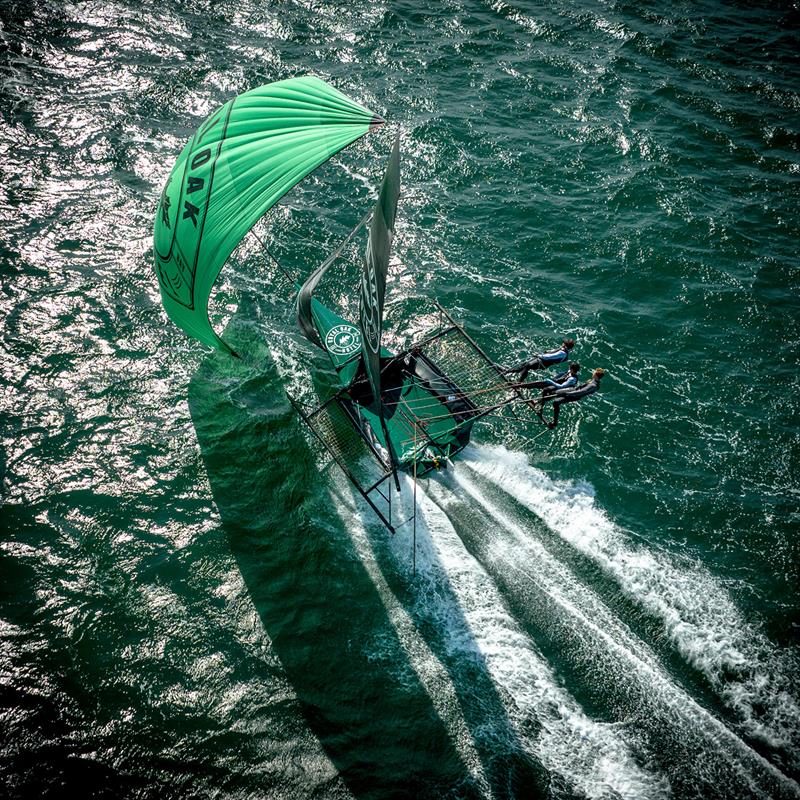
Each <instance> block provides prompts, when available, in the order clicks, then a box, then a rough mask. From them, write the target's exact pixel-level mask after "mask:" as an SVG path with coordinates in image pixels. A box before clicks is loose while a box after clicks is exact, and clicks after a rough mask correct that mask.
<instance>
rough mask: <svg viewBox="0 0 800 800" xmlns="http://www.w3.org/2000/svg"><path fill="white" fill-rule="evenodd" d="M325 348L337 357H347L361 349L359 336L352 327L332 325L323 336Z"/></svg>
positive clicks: (356, 329) (356, 330)
mask: <svg viewBox="0 0 800 800" xmlns="http://www.w3.org/2000/svg"><path fill="white" fill-rule="evenodd" d="M325 347H327V348H328V352H330V353H333V354H334V355H337V356H349V355H352V354H353V353H355V352H356V350H358V348H359V347H361V334H360V333H359V332H358V328H356V327H354V326H353V325H334V326H333V327H332V328H331V329H330V330H329V331H328V332H327V333H326V334H325Z"/></svg>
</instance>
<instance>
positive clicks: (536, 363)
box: [506, 345, 569, 381]
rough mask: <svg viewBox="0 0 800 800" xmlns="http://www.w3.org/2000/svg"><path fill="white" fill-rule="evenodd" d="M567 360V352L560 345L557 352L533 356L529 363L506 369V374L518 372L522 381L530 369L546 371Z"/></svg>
mask: <svg viewBox="0 0 800 800" xmlns="http://www.w3.org/2000/svg"><path fill="white" fill-rule="evenodd" d="M568 358H569V350H567V348H566V347H565V346H563V345H562V346H561V347H560V348H559V349H558V350H554V351H553V352H552V353H544V354H543V355H539V356H535V357H534V358H532V359H530V361H523V362H522V363H521V364H520V365H519V366H517V367H513V368H512V369H508V370H506V372H518V373H519V379H520V380H521V381H524V380H525V378H527V377H528V373H529V372H530V371H531V370H532V369H547V368H548V367H552V366H553V365H554V364H561V363H562V362H564V361H566V360H567V359H568Z"/></svg>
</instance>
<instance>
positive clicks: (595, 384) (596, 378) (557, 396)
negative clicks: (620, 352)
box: [537, 368, 606, 428]
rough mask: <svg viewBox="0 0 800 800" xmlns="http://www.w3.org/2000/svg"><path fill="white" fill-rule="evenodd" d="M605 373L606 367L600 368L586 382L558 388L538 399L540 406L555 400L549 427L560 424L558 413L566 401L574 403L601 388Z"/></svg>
mask: <svg viewBox="0 0 800 800" xmlns="http://www.w3.org/2000/svg"><path fill="white" fill-rule="evenodd" d="M605 374H606V373H605V370H604V369H600V368H598V369H596V370H595V371H594V372H593V373H592V379H591V380H589V381H586V383H582V384H581V385H580V386H577V387H576V388H574V389H558V390H556V391H555V392H553V393H552V394H549V395H547V396H542V397H541V398H540V399H539V400H538V401H537V402H538V404H539V408H541V407H542V406H543V405H544V404H545V403H547V402H549V401H550V400H552V401H553V421H552V422H548V423H547V427H548V428H555V426H556V425H558V413H559V411H560V410H561V406H563V405H564V403H574V402H576V401H577V400H583V398H584V397H588V396H589V395H591V394H594V393H595V392H596V391H597V390H598V389H599V388H600V379H601V378H602V377H603V375H605Z"/></svg>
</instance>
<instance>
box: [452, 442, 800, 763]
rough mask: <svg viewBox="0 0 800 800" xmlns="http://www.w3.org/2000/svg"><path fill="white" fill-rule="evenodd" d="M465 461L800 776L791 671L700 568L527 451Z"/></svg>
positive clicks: (490, 450) (490, 451) (478, 452)
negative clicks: (658, 628)
mask: <svg viewBox="0 0 800 800" xmlns="http://www.w3.org/2000/svg"><path fill="white" fill-rule="evenodd" d="M462 463H463V464H465V465H466V467H467V474H472V475H474V476H476V477H479V478H481V479H483V480H484V481H485V482H486V484H487V485H488V486H492V487H494V488H496V489H500V490H502V492H503V493H504V495H505V496H507V497H508V498H509V500H510V501H511V507H513V506H514V505H516V506H517V507H518V508H519V507H520V506H521V507H522V508H523V509H527V510H528V511H531V512H533V513H534V514H535V515H536V517H538V518H539V519H541V521H542V522H544V523H545V525H546V526H547V527H548V528H549V529H550V530H551V531H553V532H555V533H556V534H558V536H559V537H561V539H562V540H563V541H564V542H566V543H567V544H569V545H570V546H571V547H572V548H574V549H575V550H576V551H578V552H579V553H580V554H582V555H583V556H586V557H588V558H589V559H591V561H592V562H594V563H595V564H596V565H597V566H599V567H600V568H601V569H602V571H603V572H604V573H605V574H606V575H608V576H610V577H611V578H612V579H613V580H614V581H615V582H616V584H617V585H618V586H619V588H620V589H621V590H622V592H623V593H624V594H625V595H626V596H627V597H628V598H629V599H631V600H633V601H634V602H635V603H636V604H638V605H639V606H640V607H641V608H643V609H644V610H645V611H646V612H647V613H648V614H649V615H650V616H651V617H653V618H655V619H656V620H658V622H659V623H660V624H661V625H662V626H663V629H664V631H665V632H666V634H667V635H668V637H669V639H670V641H671V642H672V643H673V644H674V646H675V648H676V649H677V651H678V652H679V653H680V655H681V656H682V657H683V658H684V659H685V660H686V661H687V662H688V663H689V664H690V665H691V666H693V667H694V668H695V669H697V670H699V671H700V672H701V673H702V675H703V676H704V677H705V678H706V679H707V681H708V683H709V684H710V685H711V687H712V688H713V689H714V691H715V692H716V694H717V695H718V697H719V698H720V699H721V700H722V702H723V703H724V704H725V705H726V706H727V707H728V708H729V709H730V710H732V711H733V712H734V714H735V716H736V720H737V724H738V725H740V730H741V731H742V733H744V734H745V735H747V736H750V737H752V738H753V739H754V740H758V741H760V742H763V743H764V744H766V745H767V746H769V747H770V748H773V749H774V750H775V751H777V753H778V758H780V757H781V755H783V757H785V759H786V761H787V765H788V766H789V767H790V768H793V769H797V767H798V764H800V759H799V758H798V750H799V749H800V748H798V742H800V729H799V728H800V705H798V702H797V699H796V698H795V697H794V696H793V694H792V692H791V679H790V677H789V676H790V675H791V673H792V670H791V669H790V668H787V667H786V666H785V665H784V664H783V663H781V654H780V653H779V652H777V651H776V648H775V646H774V645H773V644H772V643H771V642H770V641H769V640H768V639H767V638H766V637H765V636H764V635H763V634H762V633H761V632H760V631H759V630H758V629H757V628H756V627H754V626H753V625H750V624H748V622H747V621H746V620H744V619H743V618H742V616H741V614H740V612H739V611H738V609H737V608H736V606H735V604H734V603H733V601H732V599H731V598H730V596H729V595H728V593H727V592H726V591H725V589H724V588H723V587H722V586H720V584H719V582H718V581H716V580H715V579H714V578H713V576H711V575H710V574H709V573H708V572H706V571H705V570H704V569H702V567H700V566H699V565H697V566H695V567H688V568H687V567H686V566H684V565H681V566H678V565H677V564H676V563H675V562H674V561H673V560H672V559H671V558H670V557H669V556H668V555H667V554H666V553H657V552H653V551H652V550H649V549H647V548H646V547H641V546H640V547H636V546H634V545H633V544H632V543H631V541H630V539H629V537H628V536H627V534H626V533H625V532H624V531H623V530H621V529H620V528H619V527H618V526H616V525H614V523H613V522H612V521H611V520H610V519H609V518H608V517H607V516H606V514H605V513H604V512H603V511H602V510H601V509H598V508H597V507H596V505H595V503H594V495H593V491H592V489H591V487H590V486H588V485H586V484H577V485H576V484H571V483H564V482H555V481H553V480H551V479H550V478H549V477H548V476H547V475H546V474H545V473H544V472H542V471H541V470H538V469H536V468H535V467H532V466H531V465H530V464H529V463H528V460H527V457H526V456H525V455H524V454H520V453H512V452H510V451H508V450H506V449H505V448H502V447H485V446H482V447H472V448H469V450H468V451H467V452H465V453H464V458H463V460H462ZM456 474H457V475H461V476H462V478H461V479H460V480H461V486H462V489H466V490H467V491H470V490H469V487H468V486H467V485H466V484H465V483H464V479H463V475H464V471H463V468H462V470H461V471H460V472H457V473H456ZM473 491H474V490H473ZM496 512H497V509H496V508H492V513H493V514H494V513H496ZM524 538H528V539H529V538H530V537H524Z"/></svg>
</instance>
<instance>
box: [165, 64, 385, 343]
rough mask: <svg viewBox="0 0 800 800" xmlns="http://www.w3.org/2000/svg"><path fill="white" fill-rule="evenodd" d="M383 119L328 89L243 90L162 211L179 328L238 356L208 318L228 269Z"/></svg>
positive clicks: (198, 140)
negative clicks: (281, 207) (290, 199)
mask: <svg viewBox="0 0 800 800" xmlns="http://www.w3.org/2000/svg"><path fill="white" fill-rule="evenodd" d="M375 118H376V116H375V114H374V113H373V112H372V111H370V110H368V109H366V108H364V107H362V106H360V105H359V104H358V103H356V102H355V101H353V100H351V99H350V98H348V97H347V96H346V95H344V94H342V93H341V92H339V91H338V90H336V89H334V88H333V87H332V86H330V85H328V84H326V83H325V82H324V81H321V80H319V79H318V78H313V77H303V78H291V79H289V80H285V81H278V82H276V83H271V84H267V85H266V86H261V87H259V88H257V89H253V90H251V91H249V92H245V93H244V94H242V95H239V96H238V97H236V98H234V99H233V100H230V101H228V102H227V103H225V104H224V105H223V106H222V107H221V108H219V109H217V110H216V111H215V112H214V113H213V114H211V115H210V116H209V117H208V118H207V119H206V121H205V122H204V123H203V124H202V125H201V126H200V127H199V129H198V130H197V132H196V133H195V135H194V136H193V137H192V138H191V139H190V140H189V142H188V143H187V144H186V146H185V147H184V148H183V150H182V152H181V154H180V156H179V157H178V160H177V161H176V163H175V165H174V167H173V169H172V172H171V174H170V176H169V178H168V180H167V183H166V186H165V187H164V190H163V192H162V194H161V199H160V201H159V205H158V209H157V213H156V221H155V230H154V256H155V258H154V260H155V269H156V273H157V275H158V279H159V285H160V288H161V296H162V300H163V303H164V308H165V309H166V311H167V314H168V315H169V317H170V318H171V319H172V320H173V322H175V323H176V324H177V325H178V326H179V327H180V328H182V329H183V330H184V331H186V332H187V333H188V334H189V335H190V336H193V337H195V338H196V339H199V340H200V341H202V342H204V343H205V344H208V345H210V346H212V347H216V348H218V349H227V350H230V348H229V347H228V346H227V345H226V344H225V343H224V342H223V341H222V340H221V339H220V338H219V336H218V335H217V334H216V332H215V331H214V330H213V328H212V326H211V323H210V322H209V319H208V298H209V295H210V293H211V290H212V287H213V285H214V282H215V281H216V279H217V276H218V275H219V272H220V270H221V269H222V266H223V264H224V263H225V261H226V260H227V259H228V257H229V256H230V254H231V253H232V252H233V250H234V249H235V248H236V246H237V245H238V244H239V242H240V241H241V240H242V238H243V237H244V236H245V235H246V234H247V232H248V231H249V230H250V228H252V226H253V225H254V224H255V223H256V222H257V221H258V220H259V219H260V218H261V217H262V216H263V215H264V214H265V213H266V212H267V211H268V210H269V209H270V208H271V207H272V206H273V205H274V204H275V203H277V202H278V201H279V200H280V199H281V198H282V197H283V196H284V195H285V194H286V192H288V191H289V190H290V189H291V188H292V187H294V186H295V185H296V184H297V183H299V182H300V181H301V180H302V179H303V178H305V177H306V176H307V175H308V174H309V173H310V172H312V171H313V170H315V169H316V168H317V167H319V166H320V165H321V164H322V163H324V162H325V161H327V160H328V159H329V158H331V157H332V156H333V155H335V154H336V153H338V152H339V151H340V150H342V149H343V148H344V147H346V146H347V145H349V144H351V143H352V142H354V141H355V140H356V139H358V138H360V137H361V136H363V135H364V134H365V133H367V132H368V131H369V130H370V128H371V127H372V126H373V125H374V124H375V123H374V121H375Z"/></svg>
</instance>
